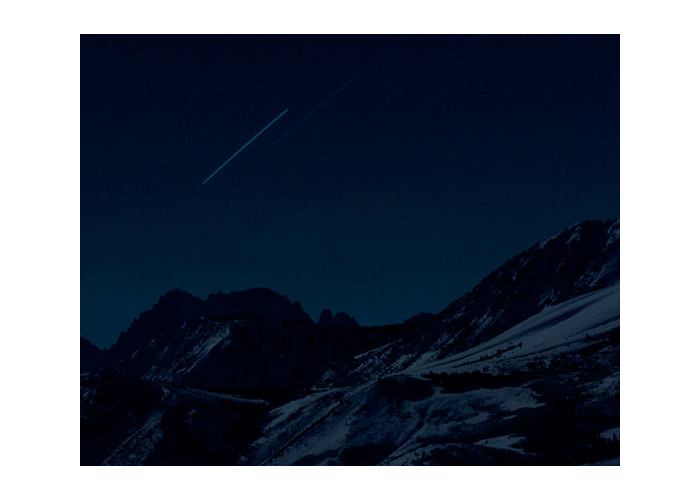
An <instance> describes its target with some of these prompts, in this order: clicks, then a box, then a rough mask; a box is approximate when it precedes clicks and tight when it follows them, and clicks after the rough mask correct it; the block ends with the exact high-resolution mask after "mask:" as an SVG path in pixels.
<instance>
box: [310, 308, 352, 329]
mask: <svg viewBox="0 0 700 500" xmlns="http://www.w3.org/2000/svg"><path fill="white" fill-rule="evenodd" d="M317 323H318V325H319V326H359V325H358V323H357V320H356V319H355V318H354V317H352V316H350V315H349V314H347V313H344V312H343V311H338V312H337V313H335V316H333V313H332V312H331V310H330V309H324V310H323V311H321V315H320V316H319V318H318V322H317Z"/></svg>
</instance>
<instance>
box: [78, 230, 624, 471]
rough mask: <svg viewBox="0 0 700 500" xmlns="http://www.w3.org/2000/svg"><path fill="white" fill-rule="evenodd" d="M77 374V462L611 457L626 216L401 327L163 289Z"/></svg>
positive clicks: (88, 355) (520, 259)
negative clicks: (551, 431)
mask: <svg viewBox="0 0 700 500" xmlns="http://www.w3.org/2000/svg"><path fill="white" fill-rule="evenodd" d="M81 373H84V375H82V376H81V394H82V397H81V449H82V458H81V461H82V462H83V463H108V464H117V463H212V464H213V463H300V464H313V463H340V464H363V463H365V464H370V463H442V464H450V463H462V464H465V463H593V462H597V461H601V460H608V459H614V458H615V457H616V456H617V454H619V451H618V450H619V442H617V444H616V443H615V442H613V441H610V439H612V438H610V439H609V437H607V436H611V435H613V434H614V432H613V430H614V428H615V427H616V425H617V428H618V431H617V432H618V435H619V221H617V220H615V221H588V222H583V223H580V224H576V225H574V226H571V227H569V228H567V229H566V230H564V231H562V232H561V233H559V234H558V235H556V236H554V237H553V238H550V239H549V240H546V241H544V242H541V243H538V244H536V245H533V246H532V247H530V248H529V249H527V250H525V251H524V252H521V253H520V254H518V255H516V256H514V257H513V258H511V259H509V260H508V261H507V262H505V263H504V264H503V265H502V266H500V267H499V268H498V269H496V270H495V271H493V272H492V273H490V274H489V275H488V276H486V277H485V278H484V279H483V280H482V281H481V282H480V283H478V284H477V285H476V286H475V287H474V288H473V290H472V291H470V292H469V293H467V294H465V295H463V296H462V297H460V298H458V299H457V300H455V301H454V302H452V303H451V304H449V305H448V306H447V307H446V308H445V309H444V310H442V311H441V312H439V313H438V314H428V313H423V314H418V315H416V316H414V317H412V318H409V319H408V320H406V321H405V322H404V323H402V324H397V325H387V326H382V327H360V326H358V324H357V322H356V321H355V320H354V318H352V317H351V316H349V315H347V314H346V313H343V312H338V313H336V314H335V315H333V314H332V313H331V311H330V310H327V309H326V310H324V311H323V312H322V313H321V315H320V317H319V320H318V322H314V321H312V320H311V318H310V317H309V316H308V314H306V312H304V310H303V309H302V307H301V305H300V304H299V303H298V302H294V303H292V302H291V301H290V300H289V299H287V298H286V297H284V296H282V295H280V294H278V293H276V292H274V291H272V290H268V289H252V290H245V291H241V292H233V293H227V294H223V293H217V294H212V295H209V296H208V297H207V298H206V299H201V298H198V297H195V296H193V295H191V294H189V293H187V292H184V291H180V290H172V291H170V292H167V293H166V294H165V295H163V296H162V297H161V298H160V299H159V300H158V301H157V302H156V304H155V305H154V306H153V307H152V308H151V309H150V310H148V311H145V312H144V313H142V314H141V315H139V317H138V318H136V319H135V320H134V322H133V323H132V324H131V326H130V327H129V328H128V329H127V330H126V331H125V332H122V334H121V335H120V336H119V339H118V340H117V342H116V343H115V344H114V345H113V346H112V347H111V348H110V349H108V350H106V351H102V350H100V349H97V348H96V347H95V346H94V345H92V344H90V343H89V341H87V340H84V339H81ZM484 391H486V392H484ZM574 394H576V395H577V396H576V397H574ZM567 405H568V406H567ZM556 408H559V410H557V409H556ZM560 410H561V411H562V412H564V413H562V415H564V417H563V418H562V419H561V420H560V421H557V420H556V417H555V415H556V414H557V412H558V411H560ZM567 412H568V413H567ZM485 415H486V416H488V417H486V416H485ZM567 415H568V416H567ZM482 419H485V420H482ZM407 426H408V427H411V426H412V427H411V428H412V429H414V430H413V431H412V433H411V434H406V432H408V431H407V429H408V427H407ZM557 426H558V427H557ZM448 428H449V429H451V430H450V431H449V432H450V434H448V435H446V434H445V432H446V431H445V429H448ZM548 428H549V429H554V430H556V432H559V433H560V434H557V436H558V437H557V438H556V439H554V440H553V441H552V440H550V439H549V438H548V437H547V434H546V429H548ZM416 429H418V430H416ZM557 429H558V430H557ZM611 429H613V430H611ZM499 432H500V433H501V434H498V433H499ZM556 432H555V434H556ZM494 433H495V434H494ZM217 436H223V437H222V438H221V439H219V438H217ZM450 436H451V437H450ZM601 436H606V437H601ZM445 439H449V440H450V443H451V444H450V445H449V446H445V445H443V444H440V443H442V442H443V441H444V440H445ZM137 442H138V443H141V444H140V445H138V446H137V445H136V444H135V443H137ZM557 442H561V443H567V444H566V446H568V448H567V449H566V453H565V454H564V455H562V454H561V453H559V451H557V450H559V448H557V446H558V444H557ZM514 443H520V444H519V445H518V446H515V444H514ZM523 447H524V448H523ZM314 450H315V451H314ZM411 450H413V451H411ZM417 450H418V451H417ZM134 457H135V458H134Z"/></svg>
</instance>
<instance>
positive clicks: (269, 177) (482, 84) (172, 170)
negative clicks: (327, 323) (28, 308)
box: [81, 36, 619, 346]
mask: <svg viewBox="0 0 700 500" xmlns="http://www.w3.org/2000/svg"><path fill="white" fill-rule="evenodd" d="M355 75H358V78H357V79H356V80H354V81H353V82H352V83H350V84H349V85H348V86H347V87H346V88H344V89H343V90H342V91H341V92H340V93H338V94H337V95H336V96H335V97H333V98H332V99H331V100H330V101H328V102H327V103H326V104H325V105H324V106H323V107H321V108H320V109H318V110H317V111H316V112H315V113H313V114H312V115H311V116H309V117H308V119H307V120H305V121H304V123H303V124H301V126H299V127H298V128H296V129H295V130H294V131H292V132H291V133H290V134H289V135H287V136H286V137H285V138H284V139H283V140H282V141H280V142H279V143H278V144H277V145H275V146H274V147H271V145H272V144H273V143H274V142H275V141H276V140H277V139H278V138H279V137H280V136H281V135H282V134H284V133H285V132H286V131H287V130H288V129H289V128H290V127H292V126H293V125H294V124H295V123H296V122H297V121H298V120H299V119H301V118H302V117H303V116H304V115H305V114H306V113H308V112H309V111H310V110H312V109H313V108H314V107H316V106H317V105H318V104H319V103H321V102H322V101H323V100H324V99H325V98H326V97H327V96H328V95H329V94H331V93H332V92H333V91H335V90H336V89H338V88H339V87H340V86H341V85H343V84H344V83H345V82H347V81H348V80H349V79H350V78H352V77H353V76H355ZM285 108H288V109H289V112H288V113H287V114H286V115H285V116H284V117H282V119H280V120H279V121H278V122H277V123H275V124H274V125H273V126H272V127H270V128H269V129H268V130H267V131H266V132H265V133H264V134H262V135H261V136H260V137H259V138H258V139H257V140H256V141H254V142H253V143H252V144H251V145H250V146H249V147H248V148H247V149H245V150H244V151H243V152H242V153H241V154H240V155H239V156H238V157H236V158H235V159H234V160H233V161H232V162H231V163H229V164H228V165H227V166H226V167H225V168H224V169H222V170H221V172H219V174H218V175H217V176H215V177H214V178H213V179H212V180H211V181H210V182H208V183H207V184H206V185H204V186H202V181H203V180H204V178H205V177H207V175H209V174H210V173H211V172H212V171H213V170H214V169H215V168H216V167H218V166H219V165H220V164H221V163H222V162H223V161H224V160H225V159H226V158H228V157H229V156H230V155H231V154H232V153H233V152H234V151H236V150H237V149H238V148H239V147H240V146H241V145H242V144H244V143H245V142H246V141H247V140H248V139H249V138H250V137H251V136H253V135H254V134H255V133H256V132H258V131H259V130H260V129H261V128H262V127H263V126H265V125H266V124H267V123H268V122H269V121H270V120H272V119H273V118H274V117H275V116H276V115H278V114H279V113H280V112H281V111H282V110H284V109H285ZM618 215H619V38H618V37H617V36H590V37H572V36H567V37H550V36H547V37H525V36H516V37H467V36H407V37H401V36H387V37H367V36H357V37H352V36H313V37H311V36H310V37H301V36H295V37H288V36H287V37H276V36H261V37H256V36H246V37H236V36H231V37H82V39H81V335H83V336H86V337H88V338H89V339H91V340H93V341H94V342H95V343H97V344H98V345H100V346H107V345H109V344H111V343H112V342H113V341H114V340H115V339H116V337H117V335H118V334H119V332H120V331H121V330H123V329H126V328H127V327H128V325H129V323H130V322H131V320H132V319H133V318H134V317H135V316H136V315H137V314H138V313H139V312H140V311H142V310H144V309H147V308H149V307H150V306H151V305H152V304H153V303H154V302H155V300H156V299H157V298H158V297H159V296H160V295H162V294H163V293H164V292H165V291H167V290H168V289H171V288H181V289H184V290H187V291H190V292H191V293H194V294H196V295H200V296H206V295H207V294H208V293H210V292H216V291H231V290H239V289H244V288H251V287H260V286H262V287H270V288H272V289H274V290H277V291H279V292H281V293H283V294H285V295H288V296H291V298H292V299H293V300H299V301H300V302H301V303H302V305H303V306H304V308H305V309H306V310H307V311H308V312H309V313H310V314H311V315H312V316H313V317H314V318H317V317H318V313H319V312H320V310H321V309H322V308H325V307H328V308H331V309H333V310H344V311H347V312H348V313H350V314H352V315H354V316H356V317H357V319H358V321H359V322H360V323H361V324H366V325H371V324H380V323H389V322H398V321H402V320H404V319H406V318H407V317H409V316H411V315H413V314H415V313H418V312H422V311H431V312H434V311H437V310H439V309H441V308H442V307H444V306H445V305H447V303H449V302H450V301H451V300H453V299H455V298H456V297H457V296H459V295H461V294H463V293H465V292H467V291H468V290H469V289H470V288H471V287H472V286H473V285H474V284H475V283H476V282H477V281H478V280H479V279H480V278H482V277H483V276H485V275H486V274H487V273H488V272H490V271H491V270H493V269H494V268H495V267H497V266H498V265H499V264H501V263H502V262H503V261H504V260H505V259H507V258H508V257H510V256H512V255H513V254H514V253H516V252H518V251H520V250H522V249H524V248H525V247H527V246H529V245H531V244H532V243H534V242H535V241H537V240H539V239H542V238H545V237H548V236H549V235H551V234H553V233H555V232H557V231H559V230H561V229H563V228H565V227H566V226H568V225H570V224H572V223H575V222H577V221H579V220H582V219H593V218H608V217H616V216H618ZM295 292H296V293H295Z"/></svg>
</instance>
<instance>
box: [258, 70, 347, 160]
mask: <svg viewBox="0 0 700 500" xmlns="http://www.w3.org/2000/svg"><path fill="white" fill-rule="evenodd" d="M359 76H360V75H355V76H353V77H352V78H350V80H348V81H347V82H345V83H344V84H342V85H341V86H340V87H338V88H337V89H336V90H335V91H334V92H333V93H332V94H331V95H329V96H328V97H326V98H325V99H324V100H323V101H321V104H319V105H318V106H316V107H315V108H314V109H312V110H311V111H309V112H308V113H306V114H305V115H304V116H302V117H301V119H300V120H299V121H298V122H296V123H295V124H294V125H292V127H291V128H290V129H289V130H287V131H286V132H285V133H284V134H282V135H281V136H280V138H279V139H277V140H276V141H275V142H273V143H272V145H271V146H270V147H275V146H276V145H277V143H278V142H280V141H281V140H282V139H284V138H285V137H287V136H288V135H289V134H291V133H292V132H293V131H294V130H296V129H297V128H298V127H299V125H301V124H302V123H304V122H305V121H306V119H307V118H309V117H310V116H311V115H313V114H314V113H315V112H316V111H318V110H319V109H321V108H322V107H323V106H324V105H325V104H326V103H327V102H328V101H330V100H331V99H333V98H334V97H335V96H336V95H338V94H339V93H340V92H341V91H342V90H343V89H344V88H345V87H347V86H348V85H350V84H351V83H352V82H354V81H355V80H357V79H358V78H359Z"/></svg>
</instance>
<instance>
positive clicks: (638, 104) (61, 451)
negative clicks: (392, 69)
mask: <svg viewBox="0 0 700 500" xmlns="http://www.w3.org/2000/svg"><path fill="white" fill-rule="evenodd" d="M697 14H698V13H697V12H695V8H694V4H693V3H692V2H680V1H678V2H674V1H666V2H663V3H661V2H656V3H652V2H646V1H642V0H640V1H636V2H615V1H595V0H594V1H591V0H589V1H586V2H566V1H563V0H558V1H528V2H523V1H490V2H480V3H475V2H452V3H448V2H440V1H431V2H425V1H423V2H416V1H397V2H393V3H389V2H379V1H378V0H361V1H357V0H355V1H353V2H349V1H345V2H332V1H330V0H326V1H299V0H295V1H287V2H282V1H278V2H269V1H268V2H262V1H258V2H255V3H253V2H248V3H242V2H211V1H199V2H182V1H157V2H155V1H154V2H148V3H146V2H144V1H143V0H142V1H133V0H129V1H121V2H112V3H108V2H96V1H94V0H93V1H90V2H88V1H85V2H75V1H68V2H65V1H64V2H48V1H45V2H23V3H20V2H15V3H13V4H12V5H8V4H5V5H4V6H3V7H2V13H1V14H0V27H1V28H2V29H1V30H0V37H2V38H1V40H0V42H1V43H0V51H1V53H0V55H1V56H2V58H0V64H2V78H1V80H0V85H1V86H2V92H0V113H1V115H0V124H1V126H2V131H1V132H2V134H1V135H0V137H2V140H3V145H2V148H0V149H1V151H0V161H1V163H0V165H1V167H0V169H1V170H0V172H1V177H0V203H1V205H0V209H1V212H0V213H2V234H3V236H4V237H3V243H2V246H1V248H2V250H1V252H2V254H1V258H0V262H2V264H1V265H2V268H1V272H2V274H1V276H2V289H1V290H2V296H1V297H0V299H1V301H0V304H2V306H3V307H2V311H3V320H4V321H3V329H2V335H3V343H2V346H3V350H2V353H3V354H4V356H3V359H2V363H0V366H1V368H0V369H1V370H2V372H1V373H0V374H1V375H2V384H3V385H2V387H3V390H4V394H3V412H2V426H0V428H2V438H3V439H2V443H3V451H2V457H3V462H4V463H3V465H4V466H5V467H3V471H4V474H3V476H4V477H5V478H6V481H5V488H3V490H4V491H8V492H9V494H8V495H7V497H8V498H15V497H20V498H22V497H27V498H45V497H53V496H55V495H70V497H76V498H95V497H99V498H107V499H112V498H114V499H117V498H118V499H120V500H123V499H124V498H139V499H140V498H151V499H152V498H193V497H194V498H197V497H199V498H206V497H209V496H212V497H214V496H216V497H221V496H226V497H229V496H239V497H241V498H251V497H255V498H268V497H270V498H272V497H276V496H280V497H288V496H292V497H300V498H341V499H345V498H353V499H355V498H357V497H358V495H364V496H367V495H369V498H405V497H408V498H451V497H455V496H474V497H488V498H490V497H496V498H519V499H520V498H537V499H541V498H562V497H566V498H574V499H577V498H586V499H590V498H592V497H603V498H618V499H619V498H623V497H628V496H631V495H642V496H647V495H649V496H650V497H660V496H665V497H669V498H685V497H687V496H690V493H691V492H692V491H697V487H695V484H694V481H693V479H694V478H693V475H692V474H693V472H694V467H693V465H694V464H696V463H697V453H698V450H700V447H699V446H698V437H697V436H698V432H697V423H696V421H695V420H696V418H695V417H696V415H697V414H698V398H697V393H698V390H697V388H696V387H695V386H694V384H693V383H694V382H695V381H696V380H697V379H698V377H697V376H696V373H695V363H694V362H695V359H696V358H697V355H698V347H699V346H698V335H700V331H699V329H698V327H697V319H696V318H695V316H696V315H695V314H694V313H695V311H696V310H697V308H698V302H699V301H698V295H699V294H698V292H697V287H698V284H700V276H698V264H697V262H698V255H700V251H699V250H700V249H699V248H698V247H699V245H698V222H697V219H696V217H697V215H696V214H698V213H700V210H699V209H698V208H699V207H698V202H697V199H698V193H697V191H698V186H699V185H700V183H698V179H699V178H698V174H697V168H698V166H699V165H700V163H699V162H698V154H697V138H698V126H697V120H698V117H699V116H700V106H698V97H697V95H698V93H697V92H698V91H697V89H698V88H700V78H699V74H698V67H699V65H698V63H697V57H698V56H697V54H696V53H695V51H694V48H696V47H698V46H700V44H699V43H698V36H697V34H696V31H697V30H696V26H695V24H696V23H697V19H698V18H700V16H698V15H697ZM169 32H174V33H199V32H206V33H405V32H409V33H621V34H622V38H621V40H622V43H621V47H622V122H621V126H622V141H621V146H622V164H621V165H622V168H621V173H622V189H621V196H622V217H621V219H622V235H623V236H622V283H623V286H622V318H623V319H622V323H623V327H622V342H623V348H622V367H623V368H622V372H623V375H622V385H623V389H622V420H623V423H622V427H623V428H624V432H623V437H622V453H623V454H622V463H623V465H622V467H620V468H612V467H607V468H585V467H582V468H505V467H501V468H490V467H472V468H468V467H454V468H438V467H424V468H411V467H405V468H296V467H295V468H284V467H280V468H272V467H270V468H235V467H231V468H189V467H188V468H86V467H83V468H81V467H78V465H77V464H78V463H79V448H78V445H79V424H78V415H77V412H78V410H77V371H78V369H77V366H78V364H79V362H78V339H77V337H78V335H77V333H78V330H79V328H80V325H79V293H80V289H79V272H80V231H79V217H80V212H79V200H80V190H79V183H80V178H79V167H78V166H79V160H80V154H79V153H80V150H79V136H80V135H79V134H80V117H79V103H80V94H79V89H80V80H79V37H78V34H79V33H169ZM686 492H687V493H686Z"/></svg>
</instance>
